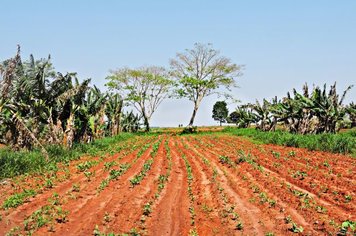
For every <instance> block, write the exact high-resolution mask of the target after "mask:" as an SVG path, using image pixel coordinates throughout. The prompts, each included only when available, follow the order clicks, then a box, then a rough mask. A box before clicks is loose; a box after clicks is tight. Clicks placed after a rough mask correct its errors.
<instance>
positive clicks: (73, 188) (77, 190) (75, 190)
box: [72, 183, 80, 192]
mask: <svg viewBox="0 0 356 236" xmlns="http://www.w3.org/2000/svg"><path fill="white" fill-rule="evenodd" d="M79 191H80V185H79V184H78V183H77V184H73V186H72V192H79Z"/></svg>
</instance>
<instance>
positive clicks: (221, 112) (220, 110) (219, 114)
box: [212, 101, 229, 126]
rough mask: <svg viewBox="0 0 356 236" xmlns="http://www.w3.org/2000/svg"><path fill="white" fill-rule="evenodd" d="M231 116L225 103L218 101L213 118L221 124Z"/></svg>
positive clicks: (214, 107)
mask: <svg viewBox="0 0 356 236" xmlns="http://www.w3.org/2000/svg"><path fill="white" fill-rule="evenodd" d="M228 115H229V110H228V108H227V104H226V102H225V101H217V102H216V103H215V104H214V106H213V115H212V118H213V119H214V120H216V121H219V122H220V126H221V123H225V122H226V118H227V116H228Z"/></svg>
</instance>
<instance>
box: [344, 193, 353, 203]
mask: <svg viewBox="0 0 356 236" xmlns="http://www.w3.org/2000/svg"><path fill="white" fill-rule="evenodd" d="M351 200H352V196H351V195H345V202H346V203H349V202H351Z"/></svg>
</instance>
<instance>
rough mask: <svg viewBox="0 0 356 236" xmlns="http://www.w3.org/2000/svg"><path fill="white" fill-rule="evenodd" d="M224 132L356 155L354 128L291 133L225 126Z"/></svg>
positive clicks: (282, 143)
mask: <svg viewBox="0 0 356 236" xmlns="http://www.w3.org/2000/svg"><path fill="white" fill-rule="evenodd" d="M225 132H229V133H232V134H234V135H238V136H245V137H250V138H252V139H255V140H257V141H259V142H262V143H272V144H277V145H283V146H287V147H300V148H307V149H309V150H320V151H327V152H333V153H342V154H348V153H351V154H352V155H353V156H356V130H355V129H353V130H350V131H347V132H343V133H338V134H330V133H324V134H306V135H302V134H291V133H289V132H286V131H282V130H277V131H274V132H263V131H261V130H258V129H254V128H246V129H238V128H232V127H227V128H225Z"/></svg>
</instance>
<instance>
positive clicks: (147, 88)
mask: <svg viewBox="0 0 356 236" xmlns="http://www.w3.org/2000/svg"><path fill="white" fill-rule="evenodd" d="M107 79H108V80H109V82H108V83H107V84H106V85H107V86H108V87H109V88H110V89H112V90H116V91H117V92H119V93H121V96H122V97H123V98H124V100H126V101H128V102H129V103H130V104H132V105H133V106H134V107H135V108H136V110H137V111H138V112H139V113H140V114H141V116H142V118H143V120H144V125H145V127H146V131H149V130H150V124H149V123H150V119H151V117H152V115H153V113H154V112H155V111H156V110H157V108H158V106H159V105H160V104H161V102H162V101H163V100H164V99H165V98H167V97H168V95H169V92H170V89H171V85H172V81H171V80H170V79H169V76H168V73H167V71H166V70H165V69H164V68H162V67H155V66H151V67H142V68H139V69H129V68H123V69H119V70H117V71H113V72H112V75H111V76H109V77H108V78H107Z"/></svg>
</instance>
